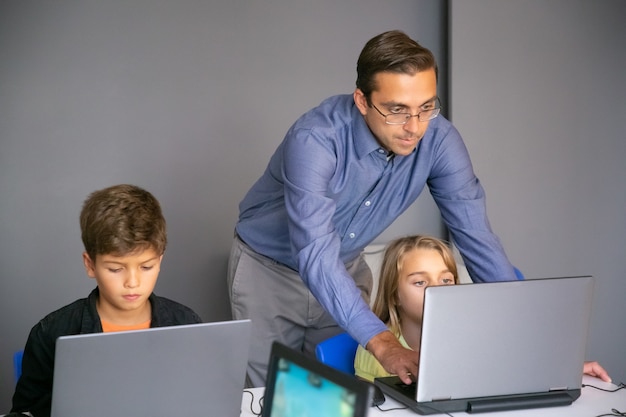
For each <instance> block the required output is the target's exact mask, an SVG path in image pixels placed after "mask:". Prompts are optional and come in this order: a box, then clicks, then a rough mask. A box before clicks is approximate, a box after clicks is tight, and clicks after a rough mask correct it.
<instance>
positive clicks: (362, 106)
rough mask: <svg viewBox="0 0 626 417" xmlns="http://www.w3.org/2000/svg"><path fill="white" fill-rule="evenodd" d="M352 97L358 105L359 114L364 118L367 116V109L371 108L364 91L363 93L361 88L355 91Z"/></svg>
mask: <svg viewBox="0 0 626 417" xmlns="http://www.w3.org/2000/svg"><path fill="white" fill-rule="evenodd" d="M352 96H353V97H354V104H356V107H357V108H358V109H359V112H360V113H361V114H362V115H363V116H365V114H366V113H367V108H368V107H369V105H368V104H367V97H365V94H364V93H363V91H361V89H360V88H357V89H356V90H354V94H353V95H352Z"/></svg>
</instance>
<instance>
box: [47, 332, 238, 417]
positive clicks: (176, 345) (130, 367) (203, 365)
mask: <svg viewBox="0 0 626 417" xmlns="http://www.w3.org/2000/svg"><path fill="white" fill-rule="evenodd" d="M249 339H250V321H249V320H239V321H224V322H214V323H202V324H192V325H183V326H172V327H158V328H152V329H148V330H136V331H128V332H116V333H94V334H84V335H77V336H64V337H60V338H59V339H57V343H56V354H55V364H54V381H53V388H52V413H51V415H52V417H85V416H89V417H105V416H106V417H112V416H133V417H140V416H146V417H147V416H150V417H159V416H174V415H181V414H185V415H195V416H205V415H215V416H238V415H239V414H240V410H241V398H242V392H243V387H244V381H245V368H246V363H247V361H248V346H249V345H250V343H249V341H250V340H249Z"/></svg>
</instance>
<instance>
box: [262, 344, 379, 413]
mask: <svg viewBox="0 0 626 417" xmlns="http://www.w3.org/2000/svg"><path fill="white" fill-rule="evenodd" d="M269 366H270V367H269V370H268V375H267V384H266V388H265V399H264V405H263V417H279V416H313V415H319V416H324V417H362V416H365V415H366V411H367V408H368V406H369V403H370V401H371V391H370V390H371V387H370V386H369V384H366V383H364V382H363V381H359V380H357V379H356V378H355V377H353V376H351V375H348V374H344V373H341V372H339V371H337V370H335V369H332V368H330V367H328V366H326V365H324V364H322V363H320V362H318V361H316V360H315V359H313V358H309V357H306V356H304V355H303V354H301V353H298V352H296V351H294V350H292V349H290V348H288V347H286V346H284V345H281V344H279V343H274V345H273V346H272V353H271V355H270V363H269Z"/></svg>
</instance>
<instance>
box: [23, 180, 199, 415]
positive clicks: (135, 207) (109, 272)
mask: <svg viewBox="0 0 626 417" xmlns="http://www.w3.org/2000/svg"><path fill="white" fill-rule="evenodd" d="M80 227H81V233H82V240H83V244H84V246H85V252H84V253H83V263H84V265H85V270H86V272H87V275H88V276H89V277H90V278H93V279H95V280H96V285H97V287H96V288H95V289H94V290H93V291H92V292H91V294H89V297H88V298H83V299H80V300H77V301H75V302H73V303H72V304H69V305H67V306H65V307H63V308H61V309H59V310H57V311H54V312H52V313H50V314H49V315H47V316H46V317H45V318H43V319H42V320H41V321H40V322H39V323H37V324H36V325H35V326H34V327H33V328H32V330H31V332H30V335H29V336H28V341H27V342H26V347H25V349H24V358H23V361H22V376H21V377H20V380H19V381H18V383H17V386H16V389H15V394H14V395H13V407H12V410H11V411H12V412H27V411H29V412H30V413H31V414H32V415H33V416H35V417H40V416H49V415H50V408H51V399H52V380H53V370H54V353H55V342H56V339H57V338H58V337H59V336H66V335H74V334H83V333H100V332H113V331H125V330H138V329H147V328H150V327H164V326H176V325H182V324H194V323H200V322H201V321H202V320H201V319H200V317H199V316H198V315H197V314H196V313H195V312H194V311H192V310H191V309H190V308H188V307H185V306H183V305H181V304H179V303H176V302H174V301H172V300H169V299H167V298H162V297H157V296H156V295H154V294H153V293H152V291H153V289H154V286H155V284H156V281H157V277H158V275H159V271H160V266H161V260H162V259H163V253H164V252H165V246H166V243H167V235H166V229H165V219H164V218H163V214H162V213H161V207H160V205H159V202H158V201H157V200H156V198H154V196H153V195H152V194H150V193H149V192H148V191H145V190H143V189H141V188H139V187H136V186H133V185H115V186H112V187H109V188H105V189H103V190H99V191H96V192H94V193H92V194H91V195H90V196H89V197H88V198H87V200H86V201H85V203H84V205H83V208H82V211H81V214H80Z"/></svg>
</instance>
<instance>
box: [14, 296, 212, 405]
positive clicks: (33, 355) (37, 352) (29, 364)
mask: <svg viewBox="0 0 626 417" xmlns="http://www.w3.org/2000/svg"><path fill="white" fill-rule="evenodd" d="M98 297H99V291H98V288H96V289H94V290H93V291H92V292H91V294H89V297H88V298H82V299H80V300H77V301H74V302H73V303H72V304H69V305H67V306H65V307H63V308H61V309H59V310H57V311H54V312H52V313H50V314H48V315H47V316H46V317H44V318H43V319H42V320H41V321H40V322H39V323H37V324H36V325H35V326H34V327H33V328H32V330H31V331H30V335H29V336H28V340H27V341H26V347H25V348H24V357H23V359H22V376H21V377H20V379H19V381H18V382H17V386H16V387H15V393H14V394H13V407H12V409H11V411H12V412H15V411H30V412H31V414H32V415H33V416H35V417H44V416H45V417H48V416H50V408H51V401H52V375H53V370H54V351H55V345H56V340H57V338H58V337H60V336H68V335H75V334H85V333H102V325H101V324H100V316H99V315H98V312H97V311H96V301H97V300H98ZM149 300H150V305H151V307H152V318H151V322H150V327H166V326H177V325H181V324H194V323H201V322H202V319H201V318H200V316H198V315H197V314H196V313H195V312H194V311H193V310H191V309H190V308H189V307H186V306H184V305H182V304H179V303H177V302H175V301H172V300H169V299H167V298H163V297H157V296H156V295H154V294H151V295H150V299H149Z"/></svg>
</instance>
